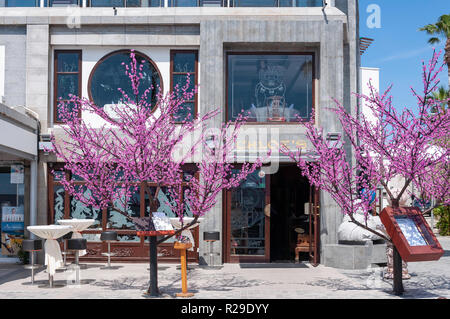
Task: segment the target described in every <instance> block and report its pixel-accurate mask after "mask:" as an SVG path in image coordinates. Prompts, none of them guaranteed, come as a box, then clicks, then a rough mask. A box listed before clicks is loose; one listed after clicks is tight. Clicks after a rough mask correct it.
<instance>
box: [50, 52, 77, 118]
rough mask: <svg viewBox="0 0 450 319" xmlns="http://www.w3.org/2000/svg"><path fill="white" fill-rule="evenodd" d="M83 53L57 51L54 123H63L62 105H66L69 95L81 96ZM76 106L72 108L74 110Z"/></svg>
mask: <svg viewBox="0 0 450 319" xmlns="http://www.w3.org/2000/svg"><path fill="white" fill-rule="evenodd" d="M80 85H81V51H55V78H54V90H55V99H54V113H55V114H54V118H53V119H54V121H55V123H60V122H61V115H60V110H61V108H62V105H61V103H66V102H67V101H68V100H69V99H70V97H69V94H73V95H77V96H80V95H81V94H80V93H81V92H80V91H81V90H80ZM73 107H74V106H70V109H72V108H73Z"/></svg>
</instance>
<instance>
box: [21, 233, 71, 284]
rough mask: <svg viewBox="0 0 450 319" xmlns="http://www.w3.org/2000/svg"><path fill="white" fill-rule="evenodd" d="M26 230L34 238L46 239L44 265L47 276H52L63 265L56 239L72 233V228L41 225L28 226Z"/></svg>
mask: <svg viewBox="0 0 450 319" xmlns="http://www.w3.org/2000/svg"><path fill="white" fill-rule="evenodd" d="M27 229H28V231H29V232H32V233H33V234H35V235H36V236H38V237H41V238H43V239H46V241H45V245H44V249H45V265H46V266H47V272H48V273H49V275H50V276H53V275H54V274H55V272H56V269H57V268H59V267H62V266H63V264H64V262H63V258H62V255H61V249H60V248H59V244H58V242H57V241H56V239H58V238H60V237H61V236H64V235H65V234H67V233H69V232H71V231H73V227H72V226H63V225H42V226H28V227H27Z"/></svg>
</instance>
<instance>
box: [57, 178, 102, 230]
mask: <svg viewBox="0 0 450 319" xmlns="http://www.w3.org/2000/svg"><path fill="white" fill-rule="evenodd" d="M80 188H83V189H84V197H86V198H89V197H90V195H91V191H90V190H89V189H87V188H86V187H84V186H83V185H77V186H75V189H80ZM55 212H56V211H55ZM55 215H56V214H55ZM70 218H75V219H94V220H95V222H94V224H92V225H91V226H89V228H101V227H102V211H101V210H100V209H96V208H93V207H89V206H86V205H85V204H83V203H82V202H80V201H79V200H77V199H76V198H75V197H73V196H71V199H70Z"/></svg>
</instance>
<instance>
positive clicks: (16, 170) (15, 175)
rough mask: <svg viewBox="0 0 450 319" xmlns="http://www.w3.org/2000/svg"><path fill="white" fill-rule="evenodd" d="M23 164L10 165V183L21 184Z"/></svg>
mask: <svg viewBox="0 0 450 319" xmlns="http://www.w3.org/2000/svg"><path fill="white" fill-rule="evenodd" d="M23 180H24V168H23V165H11V184H23Z"/></svg>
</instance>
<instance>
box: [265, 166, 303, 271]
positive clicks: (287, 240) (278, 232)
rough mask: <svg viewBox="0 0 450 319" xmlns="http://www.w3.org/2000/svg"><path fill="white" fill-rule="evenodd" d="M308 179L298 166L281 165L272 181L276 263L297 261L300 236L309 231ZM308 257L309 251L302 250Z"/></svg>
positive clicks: (272, 237) (272, 245)
mask: <svg viewBox="0 0 450 319" xmlns="http://www.w3.org/2000/svg"><path fill="white" fill-rule="evenodd" d="M309 192H310V187H309V183H308V180H307V179H306V178H304V177H303V176H302V175H300V170H299V169H298V168H297V167H296V166H294V165H284V166H280V169H279V171H278V172H277V173H276V174H274V175H273V176H272V179H271V183H270V199H271V214H270V222H271V223H270V256H271V261H272V262H280V261H283V262H284V261H294V260H295V248H296V244H297V237H298V235H307V234H309V214H308V213H309V211H308V203H309ZM299 257H300V260H307V259H308V251H302V252H300V253H299Z"/></svg>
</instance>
